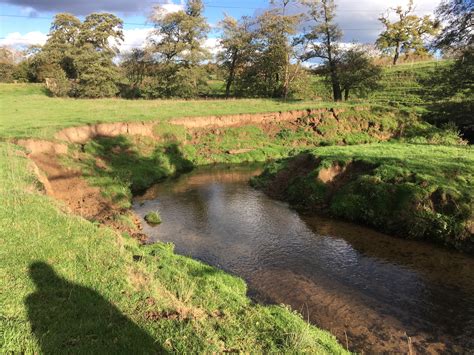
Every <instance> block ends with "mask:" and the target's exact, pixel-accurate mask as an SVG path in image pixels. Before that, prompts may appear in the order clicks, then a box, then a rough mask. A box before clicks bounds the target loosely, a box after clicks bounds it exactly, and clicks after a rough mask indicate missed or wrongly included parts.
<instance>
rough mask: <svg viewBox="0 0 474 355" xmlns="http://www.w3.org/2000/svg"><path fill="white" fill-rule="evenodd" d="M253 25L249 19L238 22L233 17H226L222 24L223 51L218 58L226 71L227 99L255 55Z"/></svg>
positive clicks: (221, 41)
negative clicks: (237, 78) (241, 73)
mask: <svg viewBox="0 0 474 355" xmlns="http://www.w3.org/2000/svg"><path fill="white" fill-rule="evenodd" d="M253 25H254V23H253V21H251V19H250V18H249V17H243V18H242V19H241V20H240V21H237V20H236V19H234V18H233V17H230V16H226V17H225V18H224V20H223V21H221V23H220V26H221V28H222V36H221V38H220V41H219V43H220V46H221V48H222V50H221V51H220V52H219V54H218V56H217V58H218V61H219V62H221V63H222V65H223V67H224V68H225V69H226V79H225V81H226V85H225V96H226V97H227V98H228V97H229V96H230V90H231V88H232V85H233V84H234V82H235V78H236V76H237V75H238V73H239V71H242V70H243V69H244V67H245V66H246V65H247V64H248V63H249V62H250V58H251V57H252V56H253V55H254V53H255V49H256V48H255V45H254V37H255V33H254V32H253V31H252V30H251V27H252V26H253Z"/></svg>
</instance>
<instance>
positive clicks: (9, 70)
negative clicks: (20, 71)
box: [0, 47, 16, 83]
mask: <svg viewBox="0 0 474 355" xmlns="http://www.w3.org/2000/svg"><path fill="white" fill-rule="evenodd" d="M15 69H16V66H15V60H14V54H13V51H12V50H11V49H10V48H7V47H0V82H2V83H11V82H13V80H14V74H15Z"/></svg>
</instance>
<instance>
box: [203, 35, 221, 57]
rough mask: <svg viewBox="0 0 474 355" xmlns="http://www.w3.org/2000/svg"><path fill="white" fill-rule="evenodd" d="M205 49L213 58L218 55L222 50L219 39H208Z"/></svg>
mask: <svg viewBox="0 0 474 355" xmlns="http://www.w3.org/2000/svg"><path fill="white" fill-rule="evenodd" d="M204 48H206V49H207V50H208V51H209V52H211V54H212V55H213V56H215V55H217V53H218V52H219V50H220V49H221V46H220V43H219V38H208V39H206V41H205V42H204Z"/></svg>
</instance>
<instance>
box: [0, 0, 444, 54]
mask: <svg viewBox="0 0 474 355" xmlns="http://www.w3.org/2000/svg"><path fill="white" fill-rule="evenodd" d="M407 2H408V0H357V1H355V0H336V4H337V10H336V12H337V17H336V22H337V23H338V24H339V25H340V27H341V28H342V29H343V32H344V38H343V41H344V42H354V41H356V42H361V43H373V42H374V41H375V39H376V38H377V35H378V33H380V31H381V29H382V27H381V25H380V22H379V21H378V17H379V16H380V15H381V14H382V13H384V12H385V11H386V10H387V9H388V8H390V7H396V6H398V5H402V6H405V5H406V4H407ZM158 3H160V4H163V5H161V6H163V7H164V8H165V10H166V11H177V10H180V9H182V7H183V3H182V0H0V45H7V46H15V47H18V46H28V45H32V44H40V45H42V44H44V42H45V41H46V39H47V33H48V31H49V27H50V24H51V20H52V18H53V16H54V15H55V14H56V13H58V12H70V13H73V14H74V15H76V16H78V17H79V18H81V19H83V18H84V16H85V15H87V14H89V13H92V12H100V11H106V12H111V13H114V14H115V15H117V16H119V17H120V18H122V19H123V21H124V35H125V40H124V42H123V44H122V46H121V51H128V50H130V49H132V48H134V47H140V46H143V44H144V42H145V39H146V37H147V35H148V33H149V31H150V29H151V28H152V26H151V24H150V23H148V22H147V17H148V14H149V13H150V11H151V8H152V7H153V5H157V4H158ZM204 3H205V6H206V9H205V16H206V18H207V20H208V22H209V24H210V25H211V27H212V29H213V30H212V31H211V33H210V34H209V38H208V40H207V42H206V46H208V47H209V49H211V50H212V49H213V48H215V46H216V44H217V38H218V36H219V29H218V23H219V21H220V20H221V19H222V18H223V17H224V15H225V14H228V15H231V16H233V17H236V18H239V17H241V16H243V15H248V16H252V15H257V14H259V13H261V12H263V11H264V10H265V9H266V8H268V6H269V0H204ZM438 3H439V1H438V0H415V8H416V10H415V12H416V13H417V14H418V15H428V14H432V13H433V11H434V9H435V8H436V7H437V5H438Z"/></svg>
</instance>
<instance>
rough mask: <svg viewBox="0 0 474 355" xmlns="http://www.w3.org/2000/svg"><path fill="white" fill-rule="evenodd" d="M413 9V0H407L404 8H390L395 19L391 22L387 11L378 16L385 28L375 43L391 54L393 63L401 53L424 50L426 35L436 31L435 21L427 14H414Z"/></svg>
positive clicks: (436, 24) (421, 51) (395, 62)
mask: <svg viewBox="0 0 474 355" xmlns="http://www.w3.org/2000/svg"><path fill="white" fill-rule="evenodd" d="M414 9H415V8H414V5H413V0H409V3H408V7H407V8H406V9H403V8H402V7H401V6H398V7H396V8H394V9H392V10H393V11H394V12H395V15H396V17H397V21H394V22H391V21H390V19H389V15H390V14H389V13H388V14H386V15H383V16H381V17H380V18H379V20H380V22H381V23H382V24H383V25H384V27H385V30H384V31H383V32H382V33H381V34H380V35H379V37H378V39H377V41H376V45H377V47H378V48H379V49H380V50H382V51H385V52H388V53H391V54H393V65H396V64H397V61H398V58H399V57H400V54H401V53H405V54H406V55H408V54H409V53H410V52H415V53H417V54H419V53H423V52H426V48H425V46H424V42H425V39H426V36H430V35H435V34H436V33H437V32H438V22H437V21H433V20H431V18H430V17H429V16H423V17H419V16H416V15H414Z"/></svg>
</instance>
